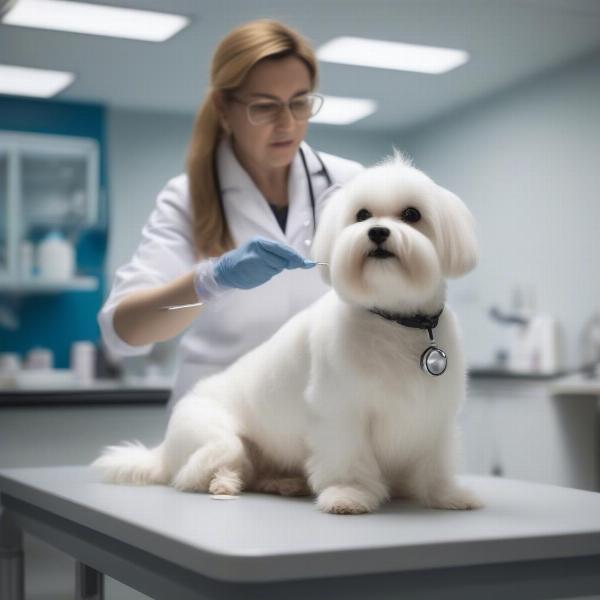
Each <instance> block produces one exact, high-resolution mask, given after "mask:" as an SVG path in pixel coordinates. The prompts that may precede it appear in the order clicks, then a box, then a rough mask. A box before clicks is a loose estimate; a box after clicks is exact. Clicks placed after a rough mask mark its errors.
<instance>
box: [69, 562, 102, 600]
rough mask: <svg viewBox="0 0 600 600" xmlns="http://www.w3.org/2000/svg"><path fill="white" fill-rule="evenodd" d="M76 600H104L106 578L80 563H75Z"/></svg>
mask: <svg viewBox="0 0 600 600" xmlns="http://www.w3.org/2000/svg"><path fill="white" fill-rule="evenodd" d="M75 600H104V576H103V575H102V573H100V571H96V569H92V567H88V566H87V565H85V564H83V563H81V562H79V561H76V562H75Z"/></svg>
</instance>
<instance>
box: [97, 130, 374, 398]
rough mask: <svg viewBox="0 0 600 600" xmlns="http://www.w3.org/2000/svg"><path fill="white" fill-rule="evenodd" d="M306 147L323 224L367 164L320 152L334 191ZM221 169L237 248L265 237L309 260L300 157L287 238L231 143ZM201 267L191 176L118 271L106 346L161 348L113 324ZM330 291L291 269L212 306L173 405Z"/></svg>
mask: <svg viewBox="0 0 600 600" xmlns="http://www.w3.org/2000/svg"><path fill="white" fill-rule="evenodd" d="M302 148H303V150H304V153H305V156H306V162H307V165H308V170H309V173H310V175H311V180H312V185H313V190H314V196H315V201H316V202H315V204H316V214H317V222H318V220H319V214H320V212H321V210H322V209H323V205H324V203H325V202H326V201H327V198H328V197H329V196H330V191H331V189H333V188H334V187H335V186H337V185H340V184H343V183H345V182H346V181H348V180H349V179H351V178H352V177H353V176H354V175H356V174H357V173H358V172H359V171H361V170H362V169H363V168H364V167H363V166H362V165H361V164H360V163H358V162H355V161H351V160H347V159H344V158H340V157H338V156H334V155H332V154H326V153H324V152H320V153H319V154H320V156H321V158H322V160H323V162H324V163H325V165H326V166H327V169H328V171H329V174H330V176H331V178H332V179H333V182H334V185H333V186H332V188H328V184H327V179H326V177H325V176H324V175H323V174H322V173H321V170H322V167H321V165H320V163H319V161H318V159H317V158H316V156H315V155H314V152H313V151H312V150H311V148H310V147H309V146H308V145H307V144H306V143H305V142H302ZM217 169H218V173H219V178H220V182H221V192H222V197H223V207H224V210H225V216H226V218H227V223H228V224H229V229H230V231H231V235H232V237H233V240H234V243H235V245H236V246H240V245H241V244H243V243H244V242H246V241H248V240H249V239H250V238H251V237H252V236H255V235H260V236H264V237H267V238H269V239H272V240H276V241H279V242H281V243H283V244H286V245H288V246H291V247H292V248H294V249H295V250H296V251H297V252H298V253H299V254H301V255H302V256H305V257H308V256H309V251H310V243H311V241H312V237H313V222H312V211H311V207H310V195H309V190H308V183H307V181H306V175H305V171H304V167H303V164H302V160H301V158H300V154H299V153H296V156H295V157H294V159H293V161H292V164H291V168H290V173H289V185H288V193H289V208H288V216H287V224H286V231H285V233H284V232H283V231H282V230H281V227H280V226H279V223H278V222H277V219H276V218H275V215H274V214H273V211H272V210H271V208H270V206H269V205H268V204H267V201H266V200H265V198H264V196H263V195H262V193H261V192H260V191H259V190H258V188H257V187H256V185H255V184H254V182H253V181H252V179H251V177H250V176H249V175H248V173H247V172H246V171H245V170H244V169H243V168H242V166H241V165H240V164H239V162H238V161H237V158H236V156H235V154H234V153H233V150H232V148H231V143H230V140H229V139H228V138H225V139H223V140H222V141H221V142H220V144H219V147H218V149H217ZM195 263H196V259H195V257H194V249H193V243H192V232H191V209H190V199H189V195H188V183H187V175H179V176H177V177H174V178H173V179H171V180H170V181H169V182H168V183H167V185H166V186H165V187H164V189H163V190H162V191H161V192H160V193H159V194H158V198H157V201H156V207H155V209H154V211H153V212H152V214H151V215H150V218H149V219H148V221H147V223H146V225H145V226H144V228H143V230H142V240H141V242H140V244H139V246H138V248H137V250H136V251H135V253H134V255H133V257H132V259H131V260H130V261H129V262H128V263H126V264H124V265H122V266H121V267H119V268H118V269H117V271H116V273H115V277H114V281H113V286H112V289H111V292H110V294H109V297H108V298H107V300H106V302H105V304H104V306H103V307H102V309H101V310H100V313H99V315H98V323H99V325H100V329H101V332H102V336H103V339H104V343H105V345H106V346H107V348H108V350H109V352H110V353H111V354H113V355H116V356H140V355H144V354H148V353H149V352H150V351H151V350H152V347H153V344H147V345H144V346H131V345H130V344H127V343H126V342H124V341H123V340H122V339H121V338H119V337H118V335H117V334H116V332H115V330H114V327H113V324H112V321H113V314H114V311H115V308H116V306H117V304H118V303H119V301H120V300H121V299H122V298H123V297H124V296H126V295H127V294H129V293H131V292H133V291H135V290H140V289H145V288H146V289H147V288H150V287H154V286H157V285H161V284H164V283H167V282H168V281H171V280H173V279H175V278H176V277H179V276H181V275H184V274H186V273H189V272H190V271H192V269H193V268H194V265H195ZM327 289H328V288H327V286H326V284H324V283H323V281H322V280H321V277H320V275H319V272H318V267H315V268H312V269H292V270H287V269H286V270H284V271H282V272H281V273H278V274H277V275H275V276H274V277H273V278H272V279H270V280H269V281H267V282H266V283H265V284H263V285H261V286H258V287H256V288H252V289H249V290H238V289H234V290H230V291H228V292H227V293H226V294H224V295H222V296H219V297H217V298H215V299H213V300H211V301H209V302H206V303H205V304H204V306H203V307H202V309H201V312H200V313H199V315H198V317H197V318H196V319H195V321H194V322H193V323H192V324H191V325H190V327H189V328H188V330H187V331H186V332H185V334H184V335H183V336H182V338H181V341H180V344H179V346H178V352H177V375H176V379H175V385H174V388H173V390H172V393H171V398H170V401H169V408H172V406H173V404H174V402H176V401H177V400H178V399H179V398H181V396H183V394H184V393H185V392H186V391H187V390H188V389H189V388H190V387H191V386H192V385H193V384H194V383H195V382H196V381H197V380H198V379H200V378H201V377H205V376H208V375H210V374H212V373H215V372H217V371H219V370H222V369H223V368H225V367H226V366H227V365H229V364H231V363H232V362H233V361H234V360H235V359H237V358H238V357H239V356H241V355H242V354H244V353H245V352H247V351H249V350H250V349H252V348H254V347H255V346H257V345H258V344H260V343H261V342H263V341H265V340H267V339H268V338H269V337H270V336H271V335H272V334H273V333H275V331H277V329H279V327H280V326H281V325H282V324H283V323H285V321H287V320H288V319H289V318H290V317H291V316H293V315H294V314H296V313H297V312H299V311H300V310H302V309H303V308H305V307H306V306H308V305H309V304H310V303H312V302H313V301H314V300H316V299H317V298H318V297H319V296H321V295H322V294H323V293H324V292H325V291H326V290H327Z"/></svg>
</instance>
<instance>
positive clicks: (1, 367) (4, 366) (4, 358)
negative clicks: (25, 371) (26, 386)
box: [0, 352, 21, 375]
mask: <svg viewBox="0 0 600 600" xmlns="http://www.w3.org/2000/svg"><path fill="white" fill-rule="evenodd" d="M20 370H21V357H20V356H19V355H18V354H17V353H16V352H0V375H15V374H16V373H18V372H19V371H20Z"/></svg>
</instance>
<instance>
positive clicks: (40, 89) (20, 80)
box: [0, 65, 75, 98]
mask: <svg viewBox="0 0 600 600" xmlns="http://www.w3.org/2000/svg"><path fill="white" fill-rule="evenodd" d="M74 80H75V75H74V74H73V73H68V72H66V71H50V70H48V69H32V68H30V67H17V66H14V65H0V94H12V95H14V96H37V97H38V98H50V97H51V96H55V95H56V94H58V93H59V92H61V91H62V90H64V89H65V88H66V87H67V86H68V85H70V84H71V83H72V82H73V81H74Z"/></svg>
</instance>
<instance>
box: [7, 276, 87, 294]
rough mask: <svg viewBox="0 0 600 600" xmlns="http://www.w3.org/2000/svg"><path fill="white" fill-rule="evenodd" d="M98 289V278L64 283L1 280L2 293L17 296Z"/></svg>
mask: <svg viewBox="0 0 600 600" xmlns="http://www.w3.org/2000/svg"><path fill="white" fill-rule="evenodd" d="M97 289H98V278H97V277H88V276H80V277H73V278H71V279H67V280H64V281H61V280H58V281H57V280H53V279H42V278H41V277H31V278H28V279H0V292H11V293H17V294H48V293H59V292H73V291H80V292H86V291H88V292H93V291H94V290H97Z"/></svg>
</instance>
